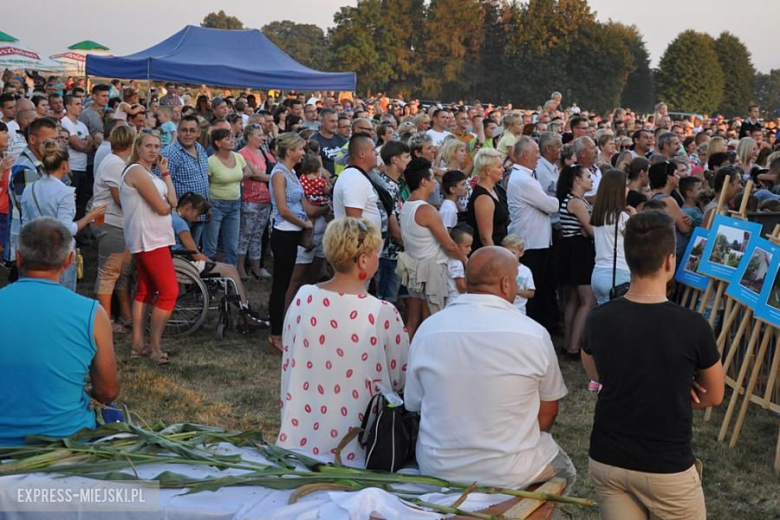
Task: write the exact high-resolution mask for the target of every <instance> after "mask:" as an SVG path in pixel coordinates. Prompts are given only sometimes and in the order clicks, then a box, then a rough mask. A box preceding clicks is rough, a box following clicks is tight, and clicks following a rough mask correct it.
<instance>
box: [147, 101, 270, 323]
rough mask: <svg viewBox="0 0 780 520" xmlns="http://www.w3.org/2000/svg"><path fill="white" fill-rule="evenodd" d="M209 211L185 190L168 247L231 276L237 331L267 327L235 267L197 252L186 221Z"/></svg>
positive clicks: (201, 268)
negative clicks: (233, 285)
mask: <svg viewBox="0 0 780 520" xmlns="http://www.w3.org/2000/svg"><path fill="white" fill-rule="evenodd" d="M161 108H162V107H161ZM209 211H211V203H210V202H209V201H208V200H206V198H205V197H204V196H202V195H199V194H197V193H193V192H191V191H188V192H186V193H184V194H182V195H181V196H180V197H179V205H178V206H177V207H176V210H175V211H173V212H172V213H171V224H172V225H173V234H174V236H175V238H176V245H174V246H173V247H172V249H173V251H197V252H196V253H195V254H193V255H190V256H189V257H185V258H187V259H188V260H190V261H191V262H192V263H193V264H194V265H195V267H196V269H198V270H199V271H200V272H201V273H204V272H207V273H217V274H219V275H220V276H222V277H224V278H231V279H232V280H233V282H235V284H236V290H237V291H238V299H239V301H238V308H239V314H238V321H237V322H236V329H237V330H238V331H239V332H250V331H253V330H259V329H267V328H268V327H269V322H267V321H265V320H263V319H261V318H260V316H259V314H258V313H256V312H255V311H253V310H252V308H251V306H250V304H249V298H248V297H247V294H246V289H245V288H244V284H243V283H241V277H240V276H239V275H238V271H237V270H236V268H235V267H234V266H232V265H228V264H224V263H222V262H211V260H209V258H208V257H207V256H206V255H204V254H203V253H200V252H199V251H198V246H197V245H196V244H195V240H193V238H192V233H191V232H190V224H193V223H195V222H197V221H198V218H200V216H201V215H204V214H206V213H208V212H209Z"/></svg>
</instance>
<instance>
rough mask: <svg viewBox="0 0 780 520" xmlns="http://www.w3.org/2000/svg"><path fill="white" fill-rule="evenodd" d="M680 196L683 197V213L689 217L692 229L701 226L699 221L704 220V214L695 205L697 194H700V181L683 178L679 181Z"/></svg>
mask: <svg viewBox="0 0 780 520" xmlns="http://www.w3.org/2000/svg"><path fill="white" fill-rule="evenodd" d="M679 190H680V195H682V196H683V199H684V201H683V206H682V210H683V213H685V214H686V215H688V216H689V217H691V220H692V221H693V223H692V224H691V226H692V227H694V228H695V227H699V226H701V221H702V220H703V219H704V213H703V212H702V210H701V208H700V207H699V206H698V204H697V199H698V197H699V193H700V192H701V179H699V178H698V177H693V176H690V177H683V178H682V179H680V186H679Z"/></svg>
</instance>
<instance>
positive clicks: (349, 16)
mask: <svg viewBox="0 0 780 520" xmlns="http://www.w3.org/2000/svg"><path fill="white" fill-rule="evenodd" d="M627 6H628V4H627ZM627 8H630V7H627ZM333 20H334V26H333V27H331V28H330V29H328V31H327V33H326V32H324V31H323V30H322V29H321V28H320V27H318V26H316V25H313V24H299V23H296V22H293V21H289V20H284V21H275V22H271V23H269V24H267V25H265V26H264V27H262V28H261V30H262V32H263V33H264V34H265V36H266V37H268V38H269V39H270V40H271V41H272V42H274V43H275V44H276V45H277V46H279V47H280V48H281V49H282V50H284V51H285V52H287V53H288V54H289V55H290V56H292V57H293V58H295V59H296V60H298V61H299V62H300V63H302V64H304V65H306V66H308V67H311V68H314V69H318V70H330V71H354V72H356V73H357V79H358V90H359V91H360V92H365V93H375V92H387V93H388V95H390V96H396V95H403V96H404V97H406V98H410V97H413V98H420V99H427V100H447V101H455V100H461V99H462V100H466V101H470V100H474V99H480V100H481V101H482V102H492V103H502V104H503V103H508V102H511V103H513V104H514V105H515V106H517V107H536V106H537V105H540V104H542V103H543V102H544V101H545V100H547V99H548V98H549V95H550V93H551V92H553V91H555V90H557V91H560V92H561V93H562V94H563V96H564V99H565V102H566V103H567V104H568V103H571V102H576V103H578V104H579V105H580V106H582V107H584V108H588V109H594V110H597V111H602V112H603V111H607V110H610V109H612V108H614V107H617V106H622V107H628V108H632V109H634V110H637V111H643V112H651V111H652V110H653V107H654V105H655V103H656V102H658V101H664V102H665V103H667V105H668V106H669V109H670V110H671V111H677V112H695V113H706V114H713V113H715V112H719V113H722V114H723V115H724V116H726V117H732V116H734V115H744V114H745V111H746V109H747V105H748V104H750V103H751V102H758V103H759V104H760V105H761V106H762V110H765V111H766V110H774V109H775V108H780V99H778V97H779V96H780V88H777V87H780V70H778V71H772V72H771V73H769V74H760V73H757V72H756V70H755V68H754V67H753V64H752V61H751V55H750V51H749V50H748V48H747V47H746V46H745V44H744V43H743V42H742V41H741V40H740V39H739V38H737V37H736V36H734V35H733V34H731V33H729V32H723V33H721V34H720V35H719V36H718V37H717V38H714V37H713V36H711V35H709V34H706V33H701V32H696V31H693V30H688V31H684V32H682V33H680V34H679V35H678V36H677V38H676V39H675V40H674V41H672V42H671V43H670V44H669V45H668V47H667V48H666V51H665V52H664V54H663V56H662V57H661V60H660V62H659V65H658V68H657V69H652V68H651V67H650V55H649V53H648V51H647V46H646V44H645V41H644V38H643V36H642V33H641V32H640V30H639V28H637V27H636V26H633V25H632V26H628V25H625V24H622V23H619V22H615V21H612V20H610V21H607V22H600V21H598V20H597V19H596V13H595V12H593V11H592V10H591V9H590V6H589V5H588V2H587V0H527V1H525V2H522V3H521V2H517V1H511V2H510V1H509V0H430V1H426V0H358V2H357V5H356V6H354V7H352V6H347V7H341V8H340V9H339V11H338V12H336V13H335V15H334V18H333ZM202 25H203V26H204V27H218V28H226V29H240V28H243V24H242V23H241V21H240V20H238V19H237V18H235V17H232V16H228V15H226V14H225V13H224V11H220V12H219V13H210V14H209V15H208V16H207V17H206V19H204V22H203V24H202Z"/></svg>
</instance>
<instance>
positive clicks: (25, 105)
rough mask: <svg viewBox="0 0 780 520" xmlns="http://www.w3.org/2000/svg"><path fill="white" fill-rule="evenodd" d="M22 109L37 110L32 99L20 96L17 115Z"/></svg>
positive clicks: (17, 103) (17, 102) (17, 101)
mask: <svg viewBox="0 0 780 520" xmlns="http://www.w3.org/2000/svg"><path fill="white" fill-rule="evenodd" d="M22 110H35V105H34V104H33V102H32V101H30V100H29V99H26V98H19V99H17V100H16V115H17V116H18V115H19V112H21V111H22Z"/></svg>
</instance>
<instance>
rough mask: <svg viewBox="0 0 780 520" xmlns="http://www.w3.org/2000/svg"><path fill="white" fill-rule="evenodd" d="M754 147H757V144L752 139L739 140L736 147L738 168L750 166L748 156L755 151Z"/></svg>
mask: <svg viewBox="0 0 780 520" xmlns="http://www.w3.org/2000/svg"><path fill="white" fill-rule="evenodd" d="M756 146H758V144H757V143H756V140H755V139H753V138H752V137H743V138H742V139H740V140H739V144H738V145H737V157H739V164H740V166H742V167H743V168H746V167H748V166H750V164H751V162H750V159H751V157H750V156H751V155H753V150H755V149H756Z"/></svg>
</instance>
